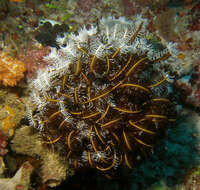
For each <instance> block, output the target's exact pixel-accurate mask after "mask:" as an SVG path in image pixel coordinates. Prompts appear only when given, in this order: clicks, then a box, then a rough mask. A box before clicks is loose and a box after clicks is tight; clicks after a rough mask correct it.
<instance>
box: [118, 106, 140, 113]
mask: <svg viewBox="0 0 200 190" xmlns="http://www.w3.org/2000/svg"><path fill="white" fill-rule="evenodd" d="M114 109H115V110H117V111H121V112H124V113H140V112H141V110H135V111H132V110H126V109H122V108H118V107H114Z"/></svg>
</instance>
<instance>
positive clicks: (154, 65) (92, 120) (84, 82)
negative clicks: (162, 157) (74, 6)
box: [28, 15, 178, 173]
mask: <svg viewBox="0 0 200 190" xmlns="http://www.w3.org/2000/svg"><path fill="white" fill-rule="evenodd" d="M147 24H148V22H147V20H146V19H145V18H142V16H140V15H139V16H136V17H135V18H134V19H133V20H132V21H128V20H126V19H125V18H124V17H120V18H114V17H107V18H102V19H101V20H100V22H99V23H98V24H97V26H91V27H90V28H89V29H88V28H87V27H85V26H84V27H83V28H82V29H80V31H79V32H78V34H77V35H76V34H72V35H70V36H69V35H67V34H64V35H62V37H61V36H58V37H57V43H58V45H59V48H58V49H56V48H52V50H51V53H50V54H49V55H48V56H46V57H44V59H45V60H46V61H48V63H49V65H50V66H48V67H46V69H45V70H42V71H39V72H38V75H37V78H36V79H34V80H33V81H32V82H31V83H30V89H32V96H31V98H32V101H33V103H34V104H35V105H36V110H28V112H29V114H28V118H29V120H30V124H31V125H32V126H34V127H36V128H38V130H39V131H40V133H41V136H42V137H43V140H44V145H46V146H47V147H49V146H50V147H51V146H54V148H55V150H57V151H60V152H61V153H62V155H65V156H66V158H67V159H68V162H69V165H70V166H71V167H73V168H75V169H79V168H95V169H97V170H99V171H101V172H103V173H107V172H110V171H113V170H115V169H116V168H118V166H120V165H121V166H123V167H127V168H133V167H134V165H136V164H137V162H138V161H141V160H142V159H143V158H144V157H145V156H146V155H147V153H151V152H152V148H153V146H154V144H155V142H156V141H157V140H159V138H160V136H161V135H162V134H163V133H164V131H165V130H166V127H167V125H168V124H169V123H172V122H175V120H176V111H175V106H174V104H173V103H172V101H171V100H170V98H169V93H168V89H169V85H170V84H169V82H171V79H170V78H169V76H170V73H169V71H168V70H167V68H168V67H169V63H170V62H171V61H173V60H174V59H176V58H177V56H178V51H177V50H175V48H174V46H173V44H172V43H169V45H166V47H165V46H164V45H162V44H159V45H160V48H157V49H156V48H154V44H153V43H151V41H150V40H148V38H147V36H148V31H147V29H146V26H147ZM31 113H33V114H31Z"/></svg>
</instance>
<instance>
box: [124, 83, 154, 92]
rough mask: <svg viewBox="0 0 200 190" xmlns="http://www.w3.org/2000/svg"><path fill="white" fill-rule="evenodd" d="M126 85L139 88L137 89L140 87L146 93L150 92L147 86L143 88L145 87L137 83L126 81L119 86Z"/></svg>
mask: <svg viewBox="0 0 200 190" xmlns="http://www.w3.org/2000/svg"><path fill="white" fill-rule="evenodd" d="M126 86H130V87H136V88H139V89H141V90H143V91H145V92H147V93H150V90H149V89H147V88H145V87H143V86H140V85H138V84H130V83H126V84H122V85H121V86H120V87H126Z"/></svg>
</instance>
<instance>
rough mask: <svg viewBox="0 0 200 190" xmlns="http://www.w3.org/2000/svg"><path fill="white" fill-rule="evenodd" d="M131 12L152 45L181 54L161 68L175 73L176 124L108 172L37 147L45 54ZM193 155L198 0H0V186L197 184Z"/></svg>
mask: <svg viewBox="0 0 200 190" xmlns="http://www.w3.org/2000/svg"><path fill="white" fill-rule="evenodd" d="M137 15H142V16H143V17H144V18H145V19H147V21H148V24H147V30H148V41H149V42H151V47H153V48H154V49H159V50H160V49H163V46H161V45H160V44H165V43H166V42H173V43H174V44H176V49H177V51H179V52H181V53H180V54H179V55H178V58H179V61H178V62H176V61H174V62H170V66H169V67H170V68H172V69H171V70H170V69H169V68H168V67H166V68H165V69H166V70H170V72H171V74H172V76H173V77H172V80H173V82H172V83H171V85H170V94H171V95H170V96H173V98H172V99H173V102H174V104H175V105H176V111H177V116H176V122H175V124H173V126H171V124H169V125H168V126H166V131H165V135H164V137H160V139H158V140H157V141H156V144H155V145H154V147H153V149H152V152H151V154H148V155H147V156H146V158H145V159H144V160H142V161H141V162H140V163H139V164H136V165H134V164H133V167H132V168H131V169H130V168H127V167H124V168H123V167H122V168H119V169H117V175H114V176H112V175H107V174H105V175H102V173H100V172H97V171H96V170H93V169H91V168H90V169H86V170H80V171H79V170H77V171H76V169H74V168H70V167H68V165H69V164H68V163H65V159H62V156H63V157H64V154H63V155H60V153H59V154H58V153H57V152H59V151H58V150H59V148H57V147H56V148H55V147H53V146H52V147H50V150H49V147H47V146H43V142H42V141H41V133H42V132H41V131H40V130H39V131H38V129H37V128H34V127H32V124H31V121H30V114H31V115H32V114H33V115H37V114H38V110H37V109H36V108H35V105H34V104H33V103H32V102H31V98H30V97H31V96H30V94H31V91H32V86H31V82H32V81H33V80H34V79H35V78H36V77H37V75H38V73H40V71H41V73H42V72H43V71H44V69H45V68H48V67H50V66H51V63H50V61H48V60H47V59H45V57H46V56H48V55H49V54H50V52H51V51H52V49H60V48H61V47H60V46H59V44H58V40H57V39H58V38H57V37H58V36H62V34H64V35H65V37H66V38H70V36H73V35H74V34H77V33H78V32H79V31H80V28H83V26H86V28H89V27H91V26H96V25H98V23H99V20H101V19H102V18H107V17H110V16H112V18H120V17H125V18H126V19H127V20H130V21H131V20H134V19H135V17H136V16H137ZM82 51H84V50H82ZM116 54H117V53H116ZM180 60H181V61H180ZM29 108H31V109H29ZM29 110H32V112H33V113H29ZM50 117H51V116H50ZM52 144H53V143H52ZM199 161H200V1H198V0H0V189H5V190H50V189H54V190H63V189H70V190H79V189H87V190H89V189H105V190H106V189H109V190H115V189H116V190H117V189H120V190H125V189H130V190H199V189H200V162H199ZM63 162H64V163H63ZM66 162H67V161H66Z"/></svg>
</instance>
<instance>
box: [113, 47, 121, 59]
mask: <svg viewBox="0 0 200 190" xmlns="http://www.w3.org/2000/svg"><path fill="white" fill-rule="evenodd" d="M119 51H120V48H117V49H116V51H115V53H114V54H113V55H112V59H113V58H114V57H116V55H117V54H118V53H119Z"/></svg>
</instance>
